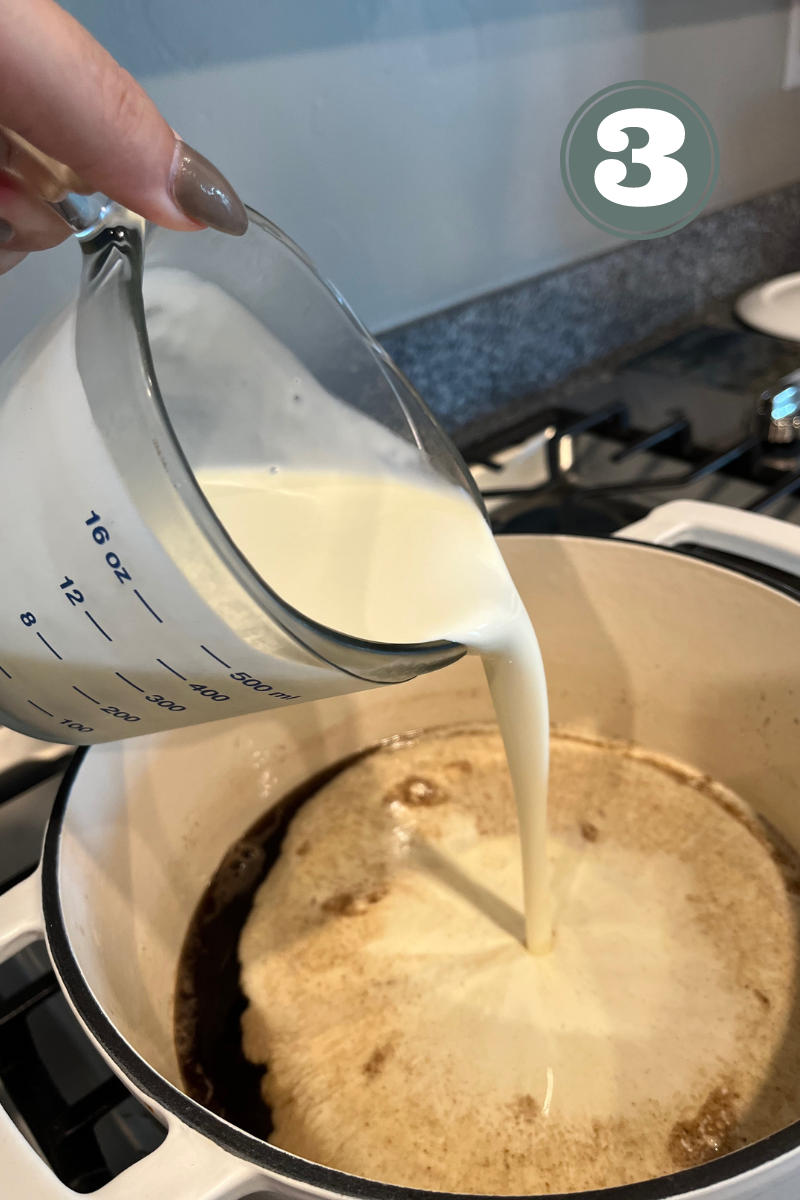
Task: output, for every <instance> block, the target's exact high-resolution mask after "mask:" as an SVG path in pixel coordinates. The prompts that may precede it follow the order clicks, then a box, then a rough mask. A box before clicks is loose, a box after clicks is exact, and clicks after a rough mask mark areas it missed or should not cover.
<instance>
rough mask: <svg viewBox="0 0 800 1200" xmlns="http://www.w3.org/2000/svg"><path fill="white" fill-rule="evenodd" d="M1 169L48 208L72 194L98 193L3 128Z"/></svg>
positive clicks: (47, 156) (60, 164)
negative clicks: (45, 203)
mask: <svg viewBox="0 0 800 1200" xmlns="http://www.w3.org/2000/svg"><path fill="white" fill-rule="evenodd" d="M0 169H2V170H3V171H7V172H8V173H9V174H10V175H13V176H15V178H17V179H19V180H21V181H22V183H24V184H25V187H26V188H27V189H28V191H29V192H31V193H32V195H34V196H39V197H40V198H41V199H42V200H46V201H47V202H48V204H53V203H55V202H56V201H59V200H63V199H64V197H65V196H66V195H67V194H68V193H69V192H79V193H80V194H81V195H84V196H86V195H90V194H91V193H92V192H93V191H94V190H95V189H94V188H93V187H92V186H91V184H89V183H87V182H86V180H85V179H81V177H80V175H76V174H75V172H74V171H71V170H70V169H69V167H65V166H64V164H63V163H60V162H56V160H55V159H54V158H50V156H49V155H47V154H43V153H42V151H41V150H37V149H36V147H35V146H32V145H31V144H30V142H26V141H25V139H24V138H21V137H20V136H19V134H18V133H14V131H13V130H12V129H6V128H5V126H4V125H0Z"/></svg>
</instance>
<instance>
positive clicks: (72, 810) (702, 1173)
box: [0, 502, 800, 1200]
mask: <svg viewBox="0 0 800 1200" xmlns="http://www.w3.org/2000/svg"><path fill="white" fill-rule="evenodd" d="M625 536H627V537H630V538H642V539H645V540H655V541H661V542H662V543H666V544H667V545H669V544H675V543H677V542H681V541H684V542H688V541H691V542H705V543H706V544H710V545H717V546H722V547H724V548H726V549H727V550H732V551H734V552H736V553H738V554H740V555H744V556H748V557H750V558H752V559H755V560H758V561H760V562H762V563H767V564H769V565H770V566H771V567H772V568H777V569H778V571H786V572H791V571H793V572H794V573H795V574H796V575H800V529H798V528H796V527H794V526H791V525H788V524H786V523H783V522H778V521H773V520H770V519H769V518H766V517H759V516H754V515H753V514H749V513H740V512H735V511H731V510H728V509H721V508H717V507H716V506H713V505H701V504H690V503H685V502H678V503H676V504H670V505H665V506H664V507H663V508H661V509H659V510H657V511H656V512H655V513H654V514H652V515H651V516H650V517H649V518H647V519H646V520H645V521H644V522H640V523H639V525H638V526H633V527H631V529H630V530H628V531H625ZM502 547H503V553H504V554H505V557H506V561H507V562H508V564H509V567H510V569H511V572H512V574H513V576H514V578H515V580H516V583H517V586H518V587H519V589H520V592H521V594H522V597H523V599H524V601H525V603H526V604H527V606H528V608H529V610H530V613H531V616H532V618H533V622H534V625H535V626H536V629H537V632H538V634H539V637H540V640H541V644H542V650H543V653H544V659H545V665H546V668H547V672H548V677H549V685H550V700H551V705H552V714H553V719H554V721H555V722H556V723H558V724H559V725H562V726H568V727H571V728H573V729H579V730H584V731H587V732H591V733H595V734H601V735H606V736H609V737H613V738H630V739H633V740H635V741H637V742H640V743H642V744H644V745H645V746H648V747H650V748H652V749H654V750H658V751H663V752H665V753H667V754H671V755H675V756H676V757H678V758H679V759H683V760H685V761H686V762H688V763H691V764H692V765H693V766H695V767H698V768H700V769H701V770H703V771H707V772H708V773H709V774H710V775H712V776H713V777H715V778H716V779H719V780H721V781H722V782H723V783H725V784H727V785H728V786H729V787H731V788H733V789H734V790H735V791H736V792H738V793H739V794H740V795H742V796H743V797H744V798H745V799H746V800H748V801H749V802H750V803H751V804H752V805H753V806H754V807H755V808H756V809H758V810H759V811H761V812H763V813H764V815H765V816H767V817H768V818H769V820H770V821H772V822H773V823H774V824H775V825H776V826H777V827H778V829H780V831H781V832H782V833H783V834H784V835H785V836H786V837H787V838H788V839H789V840H790V841H791V842H793V843H794V845H795V846H796V847H797V848H798V849H800V771H798V744H799V738H800V657H799V652H800V582H798V585H797V590H796V594H794V595H792V594H791V592H792V585H791V582H790V581H788V580H782V578H781V577H779V578H778V580H777V583H776V584H775V585H772V586H771V585H768V584H765V583H763V582H758V581H756V580H754V579H753V578H751V577H748V576H747V575H746V574H744V573H740V572H738V571H734V570H731V569H727V568H722V567H719V566H716V565H712V564H710V563H708V562H703V561H700V560H698V559H696V558H690V557H688V556H686V555H683V554H679V553H676V552H674V551H673V550H671V549H665V548H663V547H657V546H653V545H646V544H642V543H641V542H633V541H621V540H594V539H589V538H575V537H516V538H509V539H505V540H504V541H503V543H502ZM490 716H491V705H490V701H489V696H488V692H487V689H486V685H485V682H484V680H483V677H482V672H481V667H480V663H479V662H478V661H477V660H475V659H473V658H470V659H464V660H462V661H461V662H459V663H457V664H455V665H454V666H451V667H449V668H447V669H446V670H443V671H439V672H436V673H434V674H432V675H426V676H423V677H420V678H418V679H415V680H412V681H411V682H409V683H404V684H400V685H398V686H397V687H387V688H382V689H379V690H377V691H370V692H365V693H359V694H354V695H349V696H340V697H334V698H332V699H328V700H322V701H319V702H317V703H314V704H308V705H302V706H297V707H294V708H287V709H285V710H283V711H281V712H271V713H264V714H260V715H254V716H247V717H242V718H236V719H234V720H231V721H223V722H217V723H215V724H214V725H210V726H205V727H199V728H190V729H181V730H177V731H174V732H170V733H163V734H156V735H153V736H150V737H145V738H141V739H137V740H134V741H130V742H123V743H119V744H116V745H104V746H98V747H93V748H92V750H91V752H90V753H88V754H85V755H84V756H83V757H82V761H81V762H80V763H79V764H78V766H77V767H76V768H75V769H74V770H72V771H71V773H70V777H69V779H68V780H67V781H66V782H65V785H64V788H63V789H62V795H61V797H60V801H59V802H58V803H57V805H56V810H55V812H54V815H53V818H52V820H51V824H50V828H49V831H48V835H47V842H46V847H45V853H44V860H43V864H42V868H41V872H40V873H39V874H37V875H36V876H33V877H31V878H30V879H29V880H27V881H25V882H24V883H22V884H21V885H19V886H18V887H17V888H15V889H13V890H12V891H10V892H8V893H6V894H5V895H4V896H2V897H1V898H0V957H3V958H7V957H9V956H10V955H11V954H13V953H15V952H16V951H17V950H19V949H20V948H21V947H22V946H23V945H25V944H26V943H28V942H30V941H32V940H34V939H35V938H38V937H41V936H44V937H45V938H46V940H47V944H48V946H49V950H50V954H51V956H52V959H53V963H54V966H55V970H56V972H57V974H58V977H59V979H60V982H61V984H62V986H63V988H64V991H65V993H66V995H67V997H68V999H69V1001H70V1003H71V1004H72V1006H73V1008H74V1009H75V1012H76V1013H77V1015H78V1017H79V1019H80V1020H81V1022H82V1023H83V1025H84V1027H85V1029H86V1030H87V1032H88V1034H89V1036H90V1038H92V1040H93V1041H94V1042H95V1044H96V1045H98V1046H99V1048H100V1050H101V1051H102V1053H103V1054H104V1055H105V1057H106V1058H107V1059H108V1061H109V1063H110V1064H111V1066H112V1067H113V1069H114V1070H115V1071H116V1072H117V1073H118V1074H119V1075H120V1076H121V1077H122V1079H123V1080H124V1081H125V1082H126V1083H127V1084H128V1085H129V1086H130V1087H131V1089H132V1090H133V1091H134V1092H135V1093H136V1094H137V1095H138V1096H139V1097H140V1098H141V1099H142V1100H143V1102H144V1103H145V1104H147V1105H148V1107H149V1108H150V1109H151V1110H152V1111H153V1112H154V1113H156V1115H157V1116H159V1118H160V1119H162V1120H163V1122H164V1124H165V1125H166V1126H167V1127H168V1130H169V1134H168V1136H167V1138H166V1140H165V1141H164V1143H163V1144H162V1145H161V1147H160V1148H159V1149H158V1150H156V1151H155V1152H154V1153H153V1154H151V1155H150V1156H149V1157H148V1158H145V1159H143V1160H142V1161H141V1162H139V1163H137V1164H136V1165H135V1166H133V1167H131V1168H130V1169H129V1170H127V1171H126V1172H124V1174H122V1175H121V1176H119V1177H118V1178H117V1179H115V1180H114V1181H112V1182H111V1183H109V1184H107V1185H106V1186H105V1187H104V1188H102V1189H101V1190H100V1191H99V1192H97V1193H95V1195H97V1196H98V1197H99V1198H100V1200H123V1198H125V1200H134V1198H135V1200H147V1198H149V1197H150V1198H152V1200H156V1197H157V1198H158V1200H212V1198H213V1200H233V1198H235V1197H244V1196H253V1195H260V1194H263V1193H268V1194H270V1195H272V1194H279V1195H281V1196H286V1197H289V1196H311V1195H324V1196H346V1197H354V1198H355V1197H363V1198H366V1200H402V1198H403V1197H406V1196H407V1197H408V1198H409V1200H413V1198H414V1197H419V1196H420V1193H419V1192H415V1191H412V1190H409V1189H403V1188H395V1187H390V1186H388V1185H384V1184H377V1183H371V1182H368V1181H365V1180H362V1179H357V1178H354V1177H351V1176H348V1175H344V1174H342V1173H340V1172H337V1171H332V1170H328V1169H327V1168H324V1167H320V1166H317V1165H316V1164H314V1163H309V1162H306V1161H304V1160H302V1159H298V1158H295V1157H294V1156H292V1155H291V1154H287V1153H285V1152H284V1151H282V1150H278V1149H276V1148H274V1147H272V1146H269V1145H267V1144H266V1143H264V1142H261V1141H259V1140H258V1139H257V1138H254V1137H252V1136H251V1135H249V1134H246V1133H243V1132H241V1131H240V1130H238V1129H235V1128H234V1127H233V1126H231V1125H229V1124H227V1123H226V1122H225V1121H223V1120H221V1119H219V1118H218V1117H216V1116H214V1115H213V1114H211V1113H209V1112H208V1111H206V1110H205V1109H203V1108H202V1107H201V1106H200V1105H198V1104H196V1103H195V1102H194V1101H192V1100H190V1099H188V1098H187V1097H186V1096H185V1095H184V1094H183V1093H182V1091H181V1090H180V1078H179V1072H178V1064H177V1060H176V1056H175V1050H174V1047H173V1039H172V1002H173V989H174V980H175V974H176V964H177V960H178V956H179V953H180V949H181V943H182V940H183V937H184V934H185V932H186V928H187V925H188V923H189V920H190V917H191V915H192V912H193V909H194V907H195V905H196V903H197V901H198V899H199V897H200V896H201V894H202V892H203V890H204V888H205V886H206V884H207V883H208V880H209V878H210V876H211V875H212V873H213V872H214V871H215V869H216V867H217V866H218V864H219V862H220V860H221V858H222V855H223V853H224V852H225V850H226V849H227V847H228V846H229V845H230V844H231V843H232V842H234V841H235V840H236V839H237V838H238V837H239V836H240V834H242V832H243V831H244V830H245V829H246V828H247V827H248V826H249V825H251V824H252V823H253V821H254V820H255V819H256V818H257V817H259V816H261V815H262V814H263V812H264V811H265V810H266V809H267V808H268V807H269V806H270V804H272V803H273V802H275V801H276V800H277V799H278V798H279V797H280V796H282V795H283V794H285V793H286V792H287V791H288V790H290V789H291V788H293V787H295V786H296V785H297V784H299V783H300V782H301V781H302V780H304V779H305V778H306V777H308V776H311V775H313V774H315V773H316V772H317V771H319V770H320V769H321V768H322V767H324V766H326V765H328V764H330V763H331V762H334V761H336V760H338V759H341V758H343V757H344V756H345V755H348V754H350V753H352V752H353V751H355V750H358V749H360V748H362V747H365V746H368V745H370V744H371V743H373V742H375V741H377V740H378V739H380V738H383V737H386V736H388V735H390V734H394V733H397V732H400V731H403V730H408V729H411V728H417V727H420V726H429V725H437V724H441V723H442V722H443V721H450V720H453V721H460V720H471V719H483V718H486V717H490ZM0 1161H2V1175H3V1183H2V1195H3V1197H4V1200H30V1198H31V1197H32V1196H36V1197H37V1198H38V1197H42V1198H44V1200H47V1198H49V1197H63V1198H64V1200H67V1197H72V1196H74V1193H73V1192H71V1191H70V1190H69V1189H67V1188H66V1187H64V1186H63V1185H62V1184H60V1183H58V1181H57V1180H56V1179H55V1178H54V1176H53V1175H52V1174H51V1172H50V1171H49V1169H48V1168H47V1167H46V1165H45V1164H44V1163H43V1162H42V1161H41V1160H40V1159H39V1158H38V1157H37V1155H36V1154H35V1153H34V1152H33V1150H31V1149H30V1147H29V1146H28V1144H27V1143H26V1142H24V1141H23V1139H22V1137H21V1135H20V1134H19V1133H18V1132H17V1130H16V1128H15V1127H14V1126H13V1125H12V1124H11V1122H10V1121H9V1120H8V1118H6V1117H4V1116H3V1114H2V1110H0ZM583 1195H584V1196H590V1195H591V1196H594V1197H596V1200H601V1197H602V1200H623V1198H624V1200H665V1198H666V1197H676V1196H681V1197H689V1196H692V1197H698V1198H699V1197H702V1198H703V1200H712V1198H713V1200H754V1198H755V1197H765V1196H767V1197H769V1198H770V1200H797V1197H798V1196H800V1123H798V1124H796V1125H794V1126H792V1127H790V1128H788V1129H785V1130H783V1131H781V1132H780V1133H777V1134H775V1135H773V1136H772V1137H770V1138H767V1139H765V1140H764V1141H762V1142H759V1143H757V1144H756V1145H754V1146H751V1147H748V1148H746V1149H744V1150H739V1151H737V1152H736V1153H734V1154H730V1155H727V1156H725V1157H723V1158H720V1159H718V1160H716V1161H714V1162H712V1163H709V1164H707V1165H705V1166H702V1167H697V1168H694V1169H692V1170H689V1171H685V1172H680V1173H678V1174H675V1175H672V1176H670V1177H669V1178H664V1179H659V1180H652V1181H649V1182H645V1183H640V1184H633V1185H630V1186H626V1187H622V1188H611V1189H608V1190H604V1191H602V1192H595V1193H583Z"/></svg>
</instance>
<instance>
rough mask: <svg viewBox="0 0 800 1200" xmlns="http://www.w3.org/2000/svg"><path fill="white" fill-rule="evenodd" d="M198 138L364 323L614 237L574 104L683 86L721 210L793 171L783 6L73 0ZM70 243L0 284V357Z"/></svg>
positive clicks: (781, 1) (56, 278) (39, 305)
mask: <svg viewBox="0 0 800 1200" xmlns="http://www.w3.org/2000/svg"><path fill="white" fill-rule="evenodd" d="M67 7H69V8H70V9H71V11H73V12H74V13H75V15H76V16H78V17H79V18H80V19H81V20H83V21H84V22H85V23H86V24H87V25H88V26H89V27H90V28H91V29H92V31H93V32H94V33H95V34H96V36H98V37H100V39H101V40H102V41H104V42H105V44H106V45H108V46H109V49H111V50H112V52H113V53H115V54H116V55H117V57H118V58H120V60H121V61H123V62H124V63H125V65H127V66H129V67H130V69H132V70H133V71H134V72H135V73H136V74H137V76H138V77H139V78H140V79H142V80H143V81H144V83H145V85H146V86H147V88H148V90H149V91H150V93H151V94H152V96H153V97H154V98H155V100H156V101H157V103H158V104H159V105H160V106H161V107H162V109H163V111H164V112H165V114H166V116H167V117H168V119H169V120H170V122H171V123H172V124H173V125H174V126H175V128H177V129H178V130H179V131H180V133H181V134H182V136H183V137H185V138H186V140H187V141H189V142H191V143H192V144H194V145H196V146H197V147H198V149H200V150H202V152H203V153H204V154H206V155H208V156H209V157H210V158H211V159H212V160H213V161H215V162H216V163H218V164H219V166H220V167H221V168H222V169H223V170H224V171H225V172H226V174H228V175H229V176H230V178H231V180H232V181H233V182H234V183H235V184H236V186H237V187H238V189H239V191H240V192H241V194H242V195H243V197H244V199H245V200H247V201H248V202H249V203H250V204H252V205H253V206H254V207H255V208H258V209H260V210H261V211H262V212H264V213H266V214H267V215H268V216H270V217H271V218H272V219H273V220H274V221H276V222H277V223H278V224H279V225H281V226H282V227H283V228H284V229H286V231H287V232H288V233H289V234H290V235H291V236H292V237H294V238H295V240H297V241H298V242H299V243H300V244H301V245H302V246H303V247H304V248H305V249H306V250H307V251H308V252H309V253H310V254H311V256H312V257H313V258H315V259H316V261H317V263H318V265H319V266H320V268H321V269H322V270H323V271H324V272H325V273H326V274H327V275H328V276H330V277H331V278H332V279H333V280H334V281H335V282H336V283H337V285H338V286H339V288H340V289H341V291H342V292H343V293H344V294H345V295H346V296H347V297H348V299H349V300H350V302H351V303H352V304H353V306H354V307H355V308H356V310H357V311H358V312H359V313H360V315H361V316H362V317H363V319H364V320H365V321H366V322H367V324H368V325H370V326H371V327H372V328H373V329H376V330H381V329H385V328H388V327H390V326H392V325H394V324H397V323H400V322H403V321H406V320H409V319H411V318H413V317H416V316H419V315H421V314H424V313H427V312H431V311H434V310H436V309H437V308H441V307H444V306H446V305H449V304H452V303H454V302H456V301H458V300H462V299H465V298H468V297H471V296H474V295H477V294H479V293H481V292H484V291H487V290H489V289H491V288H496V287H500V286H502V285H504V284H507V283H511V282H514V281H516V280H519V279H523V278H525V277H527V276H530V275H533V274H536V273H539V272H541V271H544V270H547V269H549V268H551V267H554V266H557V265H559V264H562V263H566V262H570V261H574V260H575V259H579V258H582V257H586V256H588V255H592V254H596V253H598V252H601V251H603V250H604V249H606V248H608V247H610V246H612V245H617V244H619V243H617V242H615V240H614V239H612V238H610V237H607V236H606V235H604V234H603V233H601V232H600V231H599V230H598V229H595V227H594V226H593V225H591V224H589V223H588V222H586V221H585V220H584V219H583V218H582V217H581V216H579V214H578V213H577V212H576V211H575V210H574V209H573V207H572V205H571V204H570V203H569V201H568V200H567V198H566V195H565V193H564V189H563V185H562V183H561V177H560V171H559V147H560V143H561V138H562V136H563V132H564V129H565V127H566V124H567V122H568V120H569V118H570V117H571V116H572V114H573V112H574V111H575V110H576V108H577V107H578V106H579V105H580V104H581V103H582V101H583V100H585V99H586V98H587V97H588V96H590V95H591V94H592V93H593V92H595V91H597V90H599V89H600V88H602V87H605V86H606V85H608V84H611V83H615V82H619V81H621V80H625V79H642V78H644V79H655V80H660V81H663V82H665V83H669V84H672V85H674V86H676V87H678V88H681V89H682V90H684V91H686V92H688V93H689V95H691V96H692V97H693V99H695V100H696V101H697V102H698V103H699V104H700V105H701V106H702V107H703V108H704V109H705V111H706V112H707V113H708V115H709V117H710V118H711V120H712V122H713V124H714V126H715V128H716V131H717V134H718V137H719V141H720V146H721V162H722V166H721V172H720V182H719V185H718V187H717V191H716V194H715V196H714V200H713V205H714V206H720V205H723V204H728V203H730V202H732V201H734V200H738V199H743V198H745V197H747V196H751V195H754V194H757V193H759V192H763V191H767V190H770V189H772V188H774V187H777V186H779V185H781V184H783V183H786V182H788V181H790V180H793V179H796V178H798V177H800V90H797V91H792V92H782V91H781V87H780V84H781V75H782V67H783V55H784V44H785V37H786V25H787V12H786V3H785V0H225V2H224V3H221V2H220V0H71V2H70V3H68V4H67ZM77 257H78V255H77V251H76V249H75V247H74V246H70V247H68V248H62V249H61V250H59V251H57V252H53V253H51V254H49V255H48V256H31V258H30V259H29V260H27V261H26V263H24V264H23V265H22V266H21V267H20V268H18V269H17V270H16V271H14V272H12V273H11V274H10V275H8V276H6V277H4V278H3V279H2V280H0V354H2V353H4V352H5V351H6V350H7V349H8V348H9V347H10V346H11V345H13V344H14V343H15V342H16V341H17V339H18V338H19V336H21V334H22V333H24V331H25V330H26V329H27V328H28V327H30V326H31V325H32V324H33V323H34V321H35V320H36V319H38V315H39V313H40V312H41V311H43V310H44V309H45V308H47V306H48V305H51V304H52V303H53V302H54V301H55V300H57V299H59V298H60V296H61V295H62V294H63V293H64V291H65V290H66V288H67V287H68V286H69V283H70V282H71V281H72V280H73V279H74V276H75V273H76V271H77Z"/></svg>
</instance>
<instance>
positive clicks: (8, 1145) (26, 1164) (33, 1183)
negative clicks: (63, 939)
mask: <svg viewBox="0 0 800 1200" xmlns="http://www.w3.org/2000/svg"><path fill="white" fill-rule="evenodd" d="M43 936H44V920H43V919H42V906H41V900H40V884H39V873H38V871H36V872H34V874H33V875H29V876H28V878H27V879H23V880H22V882H21V883H18V884H17V885H16V886H15V887H12V888H9V889H8V891H6V892H4V893H3V894H2V895H0V962H5V961H6V960H7V959H9V958H12V957H13V956H14V955H15V954H17V953H18V952H19V951H20V950H23V949H24V948H25V947H26V946H29V945H30V943H31V942H35V941H37V940H38V939H39V938H41V937H43ZM2 1015H3V1014H2V1001H0V1019H2ZM0 1163H2V1171H3V1185H2V1193H3V1200H31V1197H32V1196H36V1197H37V1200H38V1198H40V1197H41V1200H69V1198H70V1197H71V1198H72V1200H74V1197H75V1193H74V1192H73V1191H72V1190H71V1189H70V1188H68V1187H66V1186H65V1185H64V1184H63V1183H61V1182H60V1180H58V1179H57V1178H56V1176H55V1175H54V1174H53V1172H52V1171H51V1170H50V1167H49V1166H48V1165H47V1163H46V1162H44V1161H43V1160H42V1159H41V1158H40V1157H39V1155H38V1154H37V1153H36V1151H35V1150H34V1149H33V1147H32V1146H31V1145H30V1143H29V1142H28V1141H27V1139H26V1138H25V1137H24V1136H23V1135H22V1133H21V1132H20V1131H19V1129H18V1128H17V1126H16V1125H15V1124H14V1122H13V1121H12V1119H11V1117H10V1115H9V1114H8V1113H7V1112H6V1110H5V1109H4V1108H3V1107H2V1106H0Z"/></svg>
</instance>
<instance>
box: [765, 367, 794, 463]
mask: <svg viewBox="0 0 800 1200" xmlns="http://www.w3.org/2000/svg"><path fill="white" fill-rule="evenodd" d="M758 418H759V431H760V433H761V437H762V438H763V440H764V441H765V442H769V443H770V444H771V445H773V446H786V445H788V443H790V442H797V441H800V371H793V372H792V374H791V375H786V376H784V378H783V379H780V380H779V381H778V382H777V383H776V384H775V385H774V387H771V388H768V389H767V390H766V392H762V393H761V395H760V397H759V400H758Z"/></svg>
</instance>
